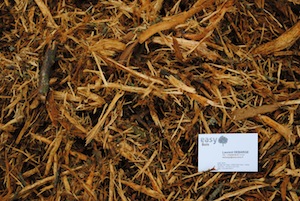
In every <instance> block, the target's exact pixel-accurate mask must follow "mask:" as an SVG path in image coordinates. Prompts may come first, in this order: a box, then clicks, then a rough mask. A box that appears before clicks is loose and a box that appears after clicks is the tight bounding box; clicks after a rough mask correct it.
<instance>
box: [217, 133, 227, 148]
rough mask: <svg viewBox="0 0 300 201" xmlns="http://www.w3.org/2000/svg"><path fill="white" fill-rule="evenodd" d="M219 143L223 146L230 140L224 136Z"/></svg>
mask: <svg viewBox="0 0 300 201" xmlns="http://www.w3.org/2000/svg"><path fill="white" fill-rule="evenodd" d="M218 142H219V143H221V144H222V145H223V146H224V144H226V143H227V142H228V138H227V137H224V136H223V135H222V136H221V137H220V138H219V140H218Z"/></svg>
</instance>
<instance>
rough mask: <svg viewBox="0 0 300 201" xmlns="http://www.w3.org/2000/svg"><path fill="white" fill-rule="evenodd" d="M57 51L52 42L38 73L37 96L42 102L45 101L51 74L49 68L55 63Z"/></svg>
mask: <svg viewBox="0 0 300 201" xmlns="http://www.w3.org/2000/svg"><path fill="white" fill-rule="evenodd" d="M56 50H57V45H56V43H55V42H53V43H52V44H51V45H50V46H49V47H48V49H47V51H46V53H45V57H44V61H43V65H42V68H41V71H40V77H39V94H40V99H41V100H42V101H45V100H46V97H47V94H48V91H49V79H50V78H49V77H50V72H51V67H52V66H53V65H54V63H55V54H56Z"/></svg>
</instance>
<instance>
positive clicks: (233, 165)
mask: <svg viewBox="0 0 300 201" xmlns="http://www.w3.org/2000/svg"><path fill="white" fill-rule="evenodd" d="M198 171H199V172H202V171H212V172H257V171H258V135H257V133H223V134H199V136H198Z"/></svg>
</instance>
